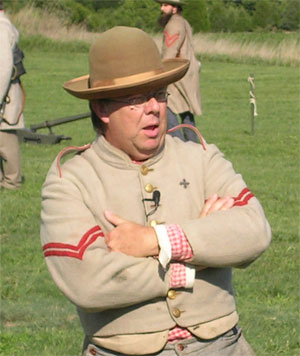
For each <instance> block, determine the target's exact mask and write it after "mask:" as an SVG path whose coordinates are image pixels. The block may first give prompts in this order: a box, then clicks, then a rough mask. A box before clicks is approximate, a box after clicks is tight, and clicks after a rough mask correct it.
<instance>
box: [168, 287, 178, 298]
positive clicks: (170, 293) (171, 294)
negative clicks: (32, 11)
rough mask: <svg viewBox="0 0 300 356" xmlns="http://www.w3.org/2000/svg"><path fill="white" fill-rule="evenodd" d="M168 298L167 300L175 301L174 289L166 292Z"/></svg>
mask: <svg viewBox="0 0 300 356" xmlns="http://www.w3.org/2000/svg"><path fill="white" fill-rule="evenodd" d="M168 298H169V299H175V298H176V292H175V290H174V289H170V290H169V291H168Z"/></svg>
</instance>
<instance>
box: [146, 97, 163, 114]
mask: <svg viewBox="0 0 300 356" xmlns="http://www.w3.org/2000/svg"><path fill="white" fill-rule="evenodd" d="M159 110H160V107H159V103H158V101H157V100H156V99H155V98H154V97H151V98H150V99H149V100H148V101H147V103H146V105H145V113H146V114H149V113H150V112H156V113H157V112H159Z"/></svg>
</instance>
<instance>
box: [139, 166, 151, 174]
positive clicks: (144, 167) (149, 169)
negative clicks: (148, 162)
mask: <svg viewBox="0 0 300 356" xmlns="http://www.w3.org/2000/svg"><path fill="white" fill-rule="evenodd" d="M150 171H153V169H152V168H148V167H147V166H144V165H142V167H141V173H142V175H143V176H146V175H147V174H148V173H149V172H150Z"/></svg>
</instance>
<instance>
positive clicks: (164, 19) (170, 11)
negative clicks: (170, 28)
mask: <svg viewBox="0 0 300 356" xmlns="http://www.w3.org/2000/svg"><path fill="white" fill-rule="evenodd" d="M160 10H161V13H160V16H159V18H158V24H159V25H160V26H161V27H165V26H166V24H167V23H168V22H169V20H170V18H171V17H172V16H173V15H174V14H176V13H177V7H176V6H173V5H170V4H166V3H162V4H161V7H160Z"/></svg>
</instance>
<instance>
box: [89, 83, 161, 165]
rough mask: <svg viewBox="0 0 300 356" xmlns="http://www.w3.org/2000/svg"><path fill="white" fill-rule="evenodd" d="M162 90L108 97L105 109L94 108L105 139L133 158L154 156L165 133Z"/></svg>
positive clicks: (139, 159) (139, 158) (143, 158)
mask: <svg viewBox="0 0 300 356" xmlns="http://www.w3.org/2000/svg"><path fill="white" fill-rule="evenodd" d="M165 93H166V89H165V88H163V89H160V90H158V91H155V92H154V93H147V94H145V95H144V96H141V95H140V94H137V95H131V96H128V97H121V98H116V99H113V100H109V101H108V102H107V103H106V104H105V107H104V108H103V106H102V107H101V108H99V110H100V112H99V111H97V110H95V108H94V110H95V111H96V112H97V114H98V116H100V117H101V119H102V121H103V122H104V123H105V124H106V131H105V138H106V140H107V141H108V142H109V143H110V144H111V145H113V146H114V147H116V148H118V149H120V150H122V151H124V152H125V153H127V154H128V155H129V156H130V157H131V158H132V159H133V160H137V161H142V160H145V159H148V158H150V157H152V156H154V155H155V154H156V153H157V152H158V151H159V149H160V148H161V147H162V145H163V143H164V139H165V135H166V129H167V123H166V122H167V119H166V115H167V102H166V100H165ZM130 103H131V104H130ZM96 105H97V104H96ZM99 105H100V104H99Z"/></svg>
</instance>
